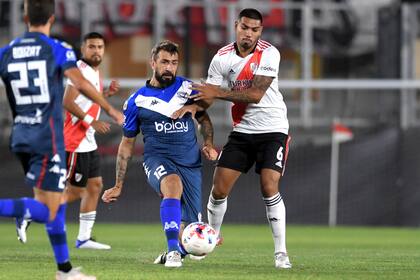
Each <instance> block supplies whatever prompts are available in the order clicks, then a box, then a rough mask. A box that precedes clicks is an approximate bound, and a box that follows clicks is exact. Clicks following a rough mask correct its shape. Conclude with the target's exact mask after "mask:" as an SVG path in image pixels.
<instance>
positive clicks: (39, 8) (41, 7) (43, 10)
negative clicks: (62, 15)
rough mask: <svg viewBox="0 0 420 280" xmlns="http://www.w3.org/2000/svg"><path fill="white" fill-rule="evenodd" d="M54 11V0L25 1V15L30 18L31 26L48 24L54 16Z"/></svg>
mask: <svg viewBox="0 0 420 280" xmlns="http://www.w3.org/2000/svg"><path fill="white" fill-rule="evenodd" d="M54 10H55V2H54V0H25V13H26V15H27V16H28V18H29V24H30V25H33V26H40V25H45V24H47V22H48V19H49V18H50V17H51V16H52V15H54Z"/></svg>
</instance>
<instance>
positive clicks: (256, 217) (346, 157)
mask: <svg viewBox="0 0 420 280" xmlns="http://www.w3.org/2000/svg"><path fill="white" fill-rule="evenodd" d="M56 2H57V3H58V5H57V23H56V24H55V26H54V28H53V32H52V35H53V36H55V37H57V38H60V39H63V40H65V41H67V42H69V43H71V44H72V45H73V46H74V47H75V48H76V49H77V48H78V47H79V46H80V38H81V36H82V35H83V34H84V33H86V32H88V31H99V32H102V33H104V34H105V35H106V38H107V53H106V58H105V60H104V62H103V65H102V74H103V76H104V78H105V79H106V83H109V80H110V79H111V78H118V79H119V80H120V81H121V84H122V86H123V89H122V91H121V94H120V96H118V97H113V98H112V103H113V104H115V105H116V106H119V107H120V106H121V104H122V103H123V101H124V99H125V98H126V97H127V96H128V95H129V94H130V93H131V92H132V91H133V90H135V89H136V88H138V87H140V86H142V85H143V84H144V81H145V79H146V78H147V77H148V76H149V75H150V71H149V70H148V64H147V63H148V59H149V54H150V49H151V47H152V46H153V44H154V42H157V41H159V40H161V39H163V38H168V39H171V40H174V41H176V42H178V43H179V44H180V46H181V49H182V54H181V55H182V63H181V67H180V69H179V74H180V75H185V76H187V77H189V78H192V79H194V80H199V79H200V78H203V77H205V76H206V70H207V66H208V64H209V62H210V60H211V58H212V56H213V54H214V53H215V52H216V51H217V49H218V48H220V47H222V46H224V45H225V44H227V43H229V42H231V41H232V40H233V38H234V37H233V36H234V34H233V29H232V27H233V21H234V17H235V16H236V14H237V12H238V11H239V10H240V9H241V8H243V7H249V6H252V7H255V8H258V9H260V10H261V12H262V13H263V14H264V18H265V22H264V26H265V29H264V32H263V39H265V40H267V41H269V42H271V43H273V44H274V45H275V46H276V47H278V48H279V50H280V52H281V54H282V61H281V64H280V73H279V79H280V90H281V92H282V93H283V95H284V97H285V100H286V104H287V105H288V109H289V113H288V115H289V120H290V126H291V130H290V133H291V135H292V137H293V142H292V146H291V149H290V156H289V160H288V163H287V171H286V176H285V177H284V178H283V180H282V182H281V192H282V195H283V197H284V199H285V203H286V206H287V211H288V212H287V217H288V222H289V223H295V224H328V221H329V193H330V169H331V163H330V157H331V139H332V137H331V127H332V123H333V121H334V120H337V121H340V122H341V123H342V124H344V125H346V126H347V127H349V128H350V129H351V130H352V131H353V135H354V137H353V139H352V140H351V141H348V142H346V143H342V144H340V160H339V167H338V171H339V172H338V176H339V180H338V200H337V201H338V203H337V205H338V208H337V223H338V224H341V225H392V226H419V225H420V216H419V215H418V213H420V175H419V172H418V169H419V166H420V151H419V148H418V139H420V129H419V124H420V121H419V109H420V99H419V97H420V96H419V94H418V88H419V87H420V83H419V82H418V81H417V80H416V79H418V78H419V77H420V56H419V53H420V40H419V39H418V36H419V33H418V30H417V29H418V27H417V26H418V21H419V19H420V17H419V11H420V6H419V5H418V4H416V3H415V2H416V1H393V0H371V1H362V0H342V1H328V0H320V1H280V0H277V1H275V0H270V1H269V0H266V1H239V0H238V1H209V0H208V1H206V0H203V1H176V0H173V1H171V2H170V3H171V4H170V5H168V4H167V2H166V1H164V0H158V1H151V0H150V1H148V0H144V1H142V0H131V1H130V0H108V1H105V0H104V1H98V0H96V1H95V0H92V1H81V0H80V1H78V0H67V1H56ZM21 3H22V1H19V0H18V1H16V0H15V1H5V0H0V30H1V32H0V42H1V43H2V45H3V44H6V43H8V42H9V41H10V39H11V38H13V37H15V36H17V35H19V34H20V33H21V32H23V31H24V28H25V27H24V26H23V24H22V22H21V12H22V10H21V9H22V5H21ZM106 83H105V84H106ZM210 116H211V117H212V120H213V123H214V126H215V137H216V138H215V144H216V145H217V147H219V148H221V147H222V145H223V144H224V142H225V140H226V137H227V134H228V133H229V131H230V127H231V125H230V123H231V121H230V116H229V107H228V104H227V102H216V104H215V105H214V107H212V108H211V110H210ZM104 119H106V116H104ZM10 125H11V119H10V112H9V109H8V105H7V100H6V96H5V93H4V88H3V87H1V88H0V178H1V182H2V183H1V187H0V196H1V197H17V196H20V195H21V194H27V195H29V194H30V190H29V189H28V188H26V187H24V184H23V176H22V171H21V169H20V165H19V163H18V162H17V160H16V159H15V158H14V157H13V156H12V155H11V154H10V153H9V151H8V146H7V144H8V137H9V134H10ZM120 137H121V131H120V129H119V128H118V127H116V126H114V127H113V130H112V132H111V133H110V134H109V135H107V136H98V141H99V143H100V146H101V147H100V151H101V154H102V156H103V166H102V167H103V168H102V170H103V176H104V183H105V187H109V186H111V184H112V183H113V181H114V173H115V171H114V165H115V154H116V149H117V145H118V143H119V140H120ZM139 140H140V139H139ZM141 151H142V147H141V141H138V144H137V148H136V156H135V157H134V158H133V160H132V162H131V164H130V168H129V170H128V176H127V179H126V184H125V190H124V193H123V197H122V198H121V199H120V201H119V202H118V203H114V204H112V205H111V206H108V205H105V204H103V203H100V205H99V209H98V221H99V222H100V221H108V222H158V221H159V216H158V215H159V210H158V209H159V203H158V200H159V197H158V196H157V195H156V194H155V193H154V192H153V191H152V189H151V188H150V187H148V186H147V184H146V180H145V176H144V173H143V171H142V170H141V166H140V164H139V162H140V160H141ZM212 173H213V165H212V163H210V162H204V169H203V176H204V184H203V207H204V206H205V203H206V200H207V196H208V193H209V189H210V187H211V186H210V184H211V177H212ZM258 185H259V182H258V178H257V177H256V176H255V175H254V174H253V173H252V172H250V174H248V175H246V176H242V177H241V178H240V180H239V181H238V183H237V185H236V187H235V189H234V191H233V193H232V195H231V197H230V199H229V210H228V212H227V214H226V219H225V220H226V222H232V223H265V212H264V207H263V202H262V200H261V196H260V192H259V186H258ZM77 207H78V206H77V204H73V205H71V207H70V208H69V211H68V217H69V219H70V220H73V221H75V220H76V218H77V212H78V211H76V208H77Z"/></svg>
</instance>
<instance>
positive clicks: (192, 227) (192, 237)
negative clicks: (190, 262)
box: [182, 222, 217, 256]
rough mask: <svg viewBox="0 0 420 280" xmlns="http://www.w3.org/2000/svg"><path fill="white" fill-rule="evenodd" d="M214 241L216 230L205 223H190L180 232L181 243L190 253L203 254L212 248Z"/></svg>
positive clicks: (214, 245) (215, 240)
mask: <svg viewBox="0 0 420 280" xmlns="http://www.w3.org/2000/svg"><path fill="white" fill-rule="evenodd" d="M216 243H217V234H216V231H215V230H214V229H213V228H212V227H211V226H210V225H208V224H206V223H202V222H195V223H191V224H189V225H188V226H187V227H186V228H185V229H184V232H183V233H182V245H184V248H185V250H186V251H187V252H188V253H190V254H191V255H195V256H204V255H206V254H208V253H210V252H211V251H213V250H214V247H216Z"/></svg>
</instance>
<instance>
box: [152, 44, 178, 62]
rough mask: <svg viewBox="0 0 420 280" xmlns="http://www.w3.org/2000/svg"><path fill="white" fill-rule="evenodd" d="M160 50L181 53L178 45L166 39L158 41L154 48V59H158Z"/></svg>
mask: <svg viewBox="0 0 420 280" xmlns="http://www.w3.org/2000/svg"><path fill="white" fill-rule="evenodd" d="M160 51H166V52H168V53H170V54H175V53H176V54H179V50H178V45H177V44H175V43H174V42H172V41H169V40H164V41H162V42H160V43H157V44H156V45H155V46H154V47H153V49H152V59H153V60H156V58H157V55H158V54H159V52H160Z"/></svg>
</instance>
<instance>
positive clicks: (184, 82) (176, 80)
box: [175, 76, 192, 85]
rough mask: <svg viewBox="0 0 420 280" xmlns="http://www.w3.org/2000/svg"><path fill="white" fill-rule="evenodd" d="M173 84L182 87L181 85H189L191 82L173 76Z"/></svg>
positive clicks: (181, 77)
mask: <svg viewBox="0 0 420 280" xmlns="http://www.w3.org/2000/svg"><path fill="white" fill-rule="evenodd" d="M175 83H176V84H177V85H183V84H190V83H192V81H191V80H190V79H188V78H185V77H183V76H175Z"/></svg>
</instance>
